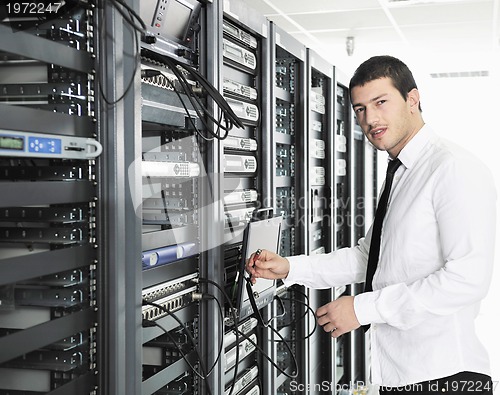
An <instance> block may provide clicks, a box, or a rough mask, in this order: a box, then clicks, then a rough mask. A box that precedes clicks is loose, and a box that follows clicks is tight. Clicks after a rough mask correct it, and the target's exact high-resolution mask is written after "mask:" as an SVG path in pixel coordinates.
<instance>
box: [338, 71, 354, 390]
mask: <svg viewBox="0 0 500 395" xmlns="http://www.w3.org/2000/svg"><path fill="white" fill-rule="evenodd" d="M335 100H336V106H335V116H336V117H335V145H334V147H333V152H334V155H335V173H334V179H333V185H334V188H333V192H334V196H335V198H334V199H335V227H334V229H335V234H334V237H333V242H334V244H335V249H340V248H344V247H350V246H351V240H352V237H351V236H352V235H351V233H352V216H353V214H352V213H353V211H352V210H353V208H354V207H355V206H356V205H355V202H353V197H352V195H351V185H352V172H351V170H352V168H351V161H352V153H353V147H352V133H351V127H352V123H351V119H352V115H351V114H352V112H351V110H350V101H349V93H348V89H347V87H346V85H345V84H344V83H343V81H342V75H341V73H340V72H339V71H338V70H336V76H335ZM353 286H354V285H346V286H343V287H337V288H336V289H335V298H338V297H341V296H343V295H350V294H351V292H352V287H353ZM352 337H353V334H352V333H349V334H345V335H343V336H341V337H340V338H338V339H337V341H336V343H335V351H334V352H335V382H336V383H337V384H338V386H339V387H340V388H342V386H346V385H347V386H349V384H350V383H351V382H352V381H351V378H352V372H351V360H352V358H351V351H350V350H351V349H352Z"/></svg>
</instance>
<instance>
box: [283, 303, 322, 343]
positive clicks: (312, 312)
mask: <svg viewBox="0 0 500 395" xmlns="http://www.w3.org/2000/svg"><path fill="white" fill-rule="evenodd" d="M283 300H290V301H292V302H296V303H299V304H301V305H303V306H305V307H306V312H305V314H303V315H302V316H301V317H300V319H302V318H304V317H305V316H306V314H307V313H308V312H309V311H310V312H311V314H312V315H313V317H316V315H315V314H314V310H313V309H312V308H311V306H309V305H308V304H307V303H305V302H303V301H301V300H298V299H295V298H283ZM295 321H296V320H292V321H291V322H289V323H288V324H285V325H282V326H281V327H280V329H282V328H286V327H288V326H291V325H293V324H294V323H296V322H295ZM317 328H318V323H317V321H316V319H314V328H313V330H312V331H311V332H310V333H309V334H307V336H305V337H303V338H300V339H295V340H291V339H289V340H288V341H293V342H297V341H303V340H306V339H308V338H310V337H311V336H312V335H313V334H314V332H316V329H317ZM278 341H279V340H278Z"/></svg>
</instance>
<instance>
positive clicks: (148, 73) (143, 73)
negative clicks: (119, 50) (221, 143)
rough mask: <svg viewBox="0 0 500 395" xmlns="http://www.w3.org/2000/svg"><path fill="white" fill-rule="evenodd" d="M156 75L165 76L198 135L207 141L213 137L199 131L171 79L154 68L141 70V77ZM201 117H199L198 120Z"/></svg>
mask: <svg viewBox="0 0 500 395" xmlns="http://www.w3.org/2000/svg"><path fill="white" fill-rule="evenodd" d="M157 75H162V76H163V77H164V78H165V81H166V82H167V83H168V84H169V86H170V87H171V88H172V89H173V91H174V93H175V94H176V95H177V97H178V99H179V101H180V103H181V105H182V107H183V108H184V112H185V113H186V115H187V117H188V119H189V122H190V123H191V126H192V127H193V129H194V130H195V132H196V133H197V134H198V136H200V137H202V138H203V139H204V140H207V141H211V140H213V139H210V138H208V137H205V136H204V135H203V133H201V131H200V130H199V129H198V127H197V126H196V123H195V120H193V117H192V116H191V114H190V113H189V110H188V108H187V106H186V104H185V102H184V99H183V98H182V96H181V94H180V92H179V91H178V90H177V89H176V88H175V86H174V84H173V83H172V81H170V79H168V77H167V76H166V75H165V74H163V73H162V72H161V71H159V70H155V69H146V70H141V77H143V78H152V77H155V76H157ZM201 119H203V118H200V120H201Z"/></svg>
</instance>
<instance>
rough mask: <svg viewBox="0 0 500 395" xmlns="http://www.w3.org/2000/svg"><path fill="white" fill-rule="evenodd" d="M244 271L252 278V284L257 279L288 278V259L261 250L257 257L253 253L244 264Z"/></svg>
mask: <svg viewBox="0 0 500 395" xmlns="http://www.w3.org/2000/svg"><path fill="white" fill-rule="evenodd" d="M246 270H247V272H248V273H249V274H250V275H251V276H252V278H251V281H252V283H255V281H256V279H258V278H267V279H269V280H276V279H280V278H286V276H288V272H289V271H290V263H289V262H288V259H286V258H283V257H281V256H279V255H278V254H275V253H274V252H271V251H267V250H262V251H261V253H260V254H259V255H256V254H255V253H253V254H252V255H251V256H250V258H249V259H248V260H247V263H246Z"/></svg>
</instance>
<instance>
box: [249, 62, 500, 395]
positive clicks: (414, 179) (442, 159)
mask: <svg viewBox="0 0 500 395" xmlns="http://www.w3.org/2000/svg"><path fill="white" fill-rule="evenodd" d="M349 91H350V96H351V102H352V107H353V109H354V112H355V114H356V117H357V120H358V122H359V125H360V126H361V128H362V129H363V132H364V134H365V136H366V137H367V138H368V140H369V141H370V142H371V143H372V144H373V145H374V146H375V147H376V148H377V149H379V150H384V151H386V152H387V153H388V154H389V160H390V161H392V160H395V159H396V158H397V159H399V160H400V161H401V163H402V164H401V165H400V166H399V168H397V170H396V173H395V176H394V180H393V183H392V189H391V190H390V195H389V196H390V197H389V205H388V208H387V212H386V214H385V217H384V219H383V225H382V231H381V239H380V253H379V256H378V257H379V258H378V264H377V266H376V272H375V275H374V277H373V282H372V287H373V290H370V291H368V292H364V293H362V294H359V295H357V296H354V297H353V296H344V297H341V298H339V299H337V300H335V301H332V302H330V303H329V304H327V305H325V306H322V307H320V308H319V309H318V310H317V312H316V314H317V317H318V318H317V321H318V324H319V325H321V326H322V327H323V329H324V331H325V332H328V333H330V334H331V336H332V337H334V338H336V337H338V336H340V335H342V334H344V333H347V332H349V331H352V330H354V329H356V328H358V327H359V326H360V325H371V331H370V332H371V353H372V355H371V364H372V366H371V370H372V371H371V379H372V382H373V383H374V384H378V385H380V386H381V387H380V391H381V393H383V394H390V393H393V392H398V393H400V392H406V393H415V394H424V393H436V394H437V393H439V394H443V393H447V392H450V393H453V394H460V393H464V394H466V393H467V394H471V393H474V394H483V393H484V394H492V383H491V378H490V377H489V375H490V374H491V373H490V370H489V359H488V354H487V352H486V350H485V348H484V347H483V346H482V345H481V343H480V342H479V340H478V338H477V335H476V333H475V328H474V320H475V318H476V316H477V314H478V311H479V305H480V301H481V299H482V298H484V296H485V295H486V293H487V291H488V287H489V284H490V279H491V275H492V270H493V259H494V240H495V223H496V218H495V217H496V191H495V189H494V182H493V179H492V177H491V174H490V172H489V171H488V169H487V168H486V167H485V166H484V165H483V164H482V163H481V162H480V161H479V160H478V159H477V158H475V157H474V156H473V155H471V154H470V153H468V152H466V151H465V150H463V149H462V148H460V147H458V146H456V145H454V144H452V143H451V142H448V141H445V140H443V139H441V138H440V137H438V136H437V135H436V134H435V133H434V132H433V131H432V129H431V128H430V127H429V126H427V125H425V123H424V120H423V118H422V114H421V107H420V95H419V91H418V90H417V86H416V83H415V81H414V78H413V76H412V73H411V71H410V70H409V69H408V67H407V66H406V65H405V64H404V63H403V62H401V61H400V60H398V59H396V58H393V57H390V56H377V57H373V58H371V59H369V60H367V61H366V62H364V63H363V64H362V65H361V66H359V68H358V69H357V70H356V72H355V74H354V76H353V78H352V79H351V83H350V86H349ZM372 231H373V227H372V228H370V230H369V231H368V233H367V234H366V237H365V238H362V239H360V240H359V242H358V245H357V246H355V247H352V248H344V249H340V250H337V251H334V252H332V253H329V254H323V255H314V256H296V257H288V258H283V257H280V256H278V255H276V254H273V253H271V252H269V251H263V252H261V254H260V256H259V257H258V258H257V259H256V261H255V262H253V257H251V259H250V260H249V264H248V265H247V270H248V271H249V273H250V274H251V275H252V278H253V281H255V279H257V278H259V277H263V278H270V279H279V278H281V279H283V280H284V282H285V284H287V285H292V284H301V285H305V286H308V287H311V288H331V287H336V286H341V285H345V284H350V283H361V282H364V281H365V278H366V277H365V276H366V272H367V261H368V255H369V250H370V242H371V239H372ZM250 262H252V263H253V265H251V264H250Z"/></svg>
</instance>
